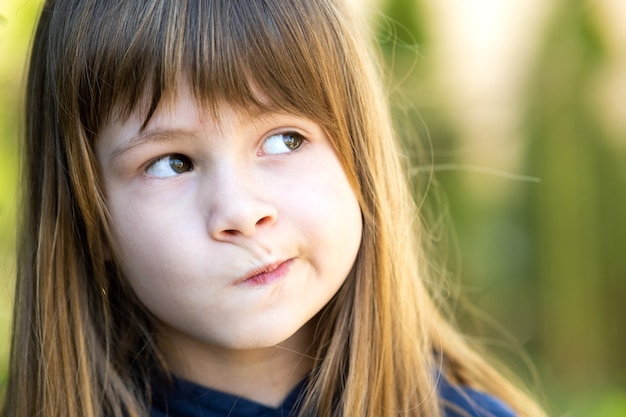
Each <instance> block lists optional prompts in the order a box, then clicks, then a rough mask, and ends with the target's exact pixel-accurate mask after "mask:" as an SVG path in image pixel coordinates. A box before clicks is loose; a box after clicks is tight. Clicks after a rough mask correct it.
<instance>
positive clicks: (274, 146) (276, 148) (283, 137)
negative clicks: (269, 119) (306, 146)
mask: <svg viewBox="0 0 626 417" xmlns="http://www.w3.org/2000/svg"><path fill="white" fill-rule="evenodd" d="M303 142H304V137H303V136H302V135H301V134H300V133H297V132H283V133H275V134H273V135H271V136H269V137H268V138H267V139H265V142H264V143H263V153H265V154H267V155H280V154H283V153H289V152H291V151H295V150H297V149H298V148H300V147H301V146H302V143H303Z"/></svg>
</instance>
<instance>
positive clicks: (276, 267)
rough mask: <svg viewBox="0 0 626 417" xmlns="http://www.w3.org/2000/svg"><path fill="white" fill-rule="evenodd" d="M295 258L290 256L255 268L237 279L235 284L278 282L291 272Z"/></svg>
mask: <svg viewBox="0 0 626 417" xmlns="http://www.w3.org/2000/svg"><path fill="white" fill-rule="evenodd" d="M293 260H294V259H293V258H290V259H287V260H284V261H278V262H273V263H269V264H266V265H263V266H261V267H259V268H254V269H252V270H251V271H250V272H248V273H247V274H245V275H244V276H243V278H240V279H238V280H237V281H235V283H234V285H242V284H243V285H265V284H271V283H273V282H276V281H278V280H280V279H282V278H284V277H285V276H286V275H287V274H288V273H289V267H290V266H291V264H292V263H293Z"/></svg>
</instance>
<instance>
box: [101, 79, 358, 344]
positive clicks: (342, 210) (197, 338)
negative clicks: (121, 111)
mask: <svg viewBox="0 0 626 417" xmlns="http://www.w3.org/2000/svg"><path fill="white" fill-rule="evenodd" d="M209 114H210V112H205V111H203V110H202V108H199V107H198V106H197V104H196V102H195V100H194V99H193V97H192V95H191V94H190V92H189V91H188V90H187V89H186V88H182V89H180V91H179V92H178V97H177V99H176V100H175V101H174V103H173V104H172V105H169V106H166V105H163V106H160V107H159V109H158V110H157V112H156V113H155V115H154V117H153V118H152V119H151V120H150V123H149V124H148V126H147V128H146V129H145V130H144V131H142V132H139V130H140V126H141V124H142V121H143V118H142V117H141V115H140V114H138V113H135V114H133V115H131V117H130V119H129V120H128V121H127V122H124V123H121V122H115V121H112V122H110V123H108V124H107V125H105V126H104V127H103V129H102V131H101V132H100V135H99V137H98V140H97V143H96V154H97V158H98V161H99V164H100V167H101V170H102V178H103V182H104V190H105V194H106V198H107V203H108V208H109V211H110V216H111V224H112V233H113V239H114V252H115V254H116V257H117V259H118V260H119V262H120V266H121V269H122V271H123V272H124V275H125V277H126V279H128V281H129V283H130V285H131V286H132V288H133V289H134V291H135V292H136V294H137V296H138V297H139V299H140V300H141V301H142V302H143V303H144V304H145V306H146V307H147V308H148V309H149V310H150V311H151V312H152V313H153V314H154V315H155V316H156V317H157V318H158V319H159V320H161V321H162V323H163V325H164V333H163V335H162V336H161V337H163V338H165V340H166V341H167V342H172V343H173V344H174V345H175V346H177V349H180V350H182V351H184V350H185V345H186V344H194V346H197V345H198V344H200V345H202V346H205V347H206V348H207V349H210V348H211V347H215V348H219V349H230V350H243V349H256V348H264V347H269V346H274V345H276V344H279V343H281V342H283V341H285V340H287V339H288V338H290V337H292V336H294V335H297V334H298V332H299V330H302V329H303V326H304V325H305V324H306V323H307V322H309V321H310V320H311V319H312V318H313V316H315V315H316V314H317V313H318V312H319V311H320V310H321V309H322V307H323V306H324V305H326V303H327V302H328V301H329V300H330V299H331V297H333V295H334V294H335V293H336V292H337V290H338V289H339V287H340V286H341V284H342V283H343V282H344V280H345V279H346V276H347V275H348V273H349V271H350V269H351V267H352V265H353V263H354V261H355V257H356V255H357V251H358V248H359V245H360V241H361V232H362V224H361V212H360V209H359V205H358V203H357V199H356V197H355V194H354V192H353V190H352V188H351V186H350V184H349V182H348V180H347V178H346V176H345V174H344V171H343V169H342V166H341V164H340V162H339V159H338V158H337V155H336V153H335V150H334V148H333V145H332V144H331V142H330V141H329V139H328V137H327V136H326V135H325V133H324V132H323V130H322V129H321V127H320V126H319V125H318V124H317V123H315V122H313V121H311V120H308V119H306V118H302V117H299V116H294V115H290V114H265V115H263V116H259V117H254V116H250V115H248V114H245V113H241V112H238V111H236V110H235V109H233V108H231V107H229V106H227V105H223V106H222V107H221V111H220V116H219V118H217V119H213V118H212V117H211V116H210V115H209ZM302 332H304V330H302ZM309 342H310V340H309Z"/></svg>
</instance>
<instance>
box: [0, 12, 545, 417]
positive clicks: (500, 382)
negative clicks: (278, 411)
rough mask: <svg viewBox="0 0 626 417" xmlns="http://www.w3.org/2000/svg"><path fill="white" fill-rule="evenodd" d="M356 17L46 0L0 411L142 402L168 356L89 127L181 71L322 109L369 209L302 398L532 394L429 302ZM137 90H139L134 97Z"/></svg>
mask: <svg viewBox="0 0 626 417" xmlns="http://www.w3.org/2000/svg"><path fill="white" fill-rule="evenodd" d="M359 27H360V26H358V25H355V24H354V22H352V21H351V19H349V13H348V12H347V11H346V10H344V8H343V7H342V5H341V4H338V2H336V1H332V0H314V1H311V0H293V1H282V0H276V1H270V0H265V1H243V0H211V1H209V0H204V1H202V0H179V1H171V2H170V1H158V0H146V1H129V0H97V1H96V0H92V1H85V0H56V1H55V0H50V1H47V2H46V4H45V6H44V9H43V12H42V14H41V18H40V21H39V24H38V27H37V32H36V34H35V39H34V44H33V51H32V57H31V63H30V72H29V76H28V88H27V109H26V114H27V120H26V141H25V144H24V161H25V172H24V178H23V187H24V190H25V191H24V197H23V205H24V209H25V211H24V213H25V214H24V219H23V224H22V232H21V245H20V248H19V271H18V283H17V292H16V301H15V306H16V307H15V318H14V328H13V331H14V338H13V344H12V356H11V369H10V376H9V384H8V388H7V396H6V401H5V405H4V413H3V416H6V417H8V416H9V415H11V416H24V417H26V416H34V415H40V414H41V415H59V416H60V415H63V416H70V417H78V416H86V417H95V416H104V415H106V416H122V415H131V416H138V415H144V414H145V413H146V412H147V409H146V405H147V401H148V400H147V399H148V398H149V396H150V378H151V377H153V376H154V375H155V373H158V372H159V370H163V369H165V368H166V364H165V363H164V361H163V360H162V358H161V355H160V354H159V348H158V346H157V345H156V344H155V343H153V341H152V333H153V331H154V328H155V325H156V324H155V322H154V320H153V318H152V317H151V315H150V314H149V313H148V312H146V310H145V309H144V308H143V307H142V306H141V304H140V303H139V302H138V301H137V299H136V298H135V296H134V294H133V293H132V291H131V290H130V289H129V287H128V286H127V285H126V284H125V281H124V278H123V276H122V275H121V273H120V272H119V270H118V269H117V268H116V265H115V260H114V259H113V255H112V253H111V252H112V251H111V250H110V236H109V230H108V223H107V222H108V220H107V210H106V201H105V198H104V196H103V194H102V190H101V186H100V180H99V173H98V166H97V163H96V159H95V157H94V151H93V147H94V141H96V140H97V135H98V132H99V128H100V126H101V125H102V123H103V122H106V121H107V120H108V118H111V117H119V118H122V119H124V118H126V117H128V116H129V115H130V113H131V112H132V111H133V110H134V109H136V108H137V107H138V106H141V109H142V110H143V111H144V112H145V115H146V123H147V121H148V120H149V119H150V117H151V115H152V114H153V113H154V111H155V110H156V108H157V106H159V105H160V104H161V103H162V102H164V101H167V100H170V99H172V98H173V97H174V96H175V94H176V86H177V83H179V82H181V81H183V82H188V83H189V84H190V86H191V88H192V91H193V93H194V95H195V97H196V98H197V99H198V101H199V102H200V103H202V104H203V105H204V106H206V108H207V109H208V110H213V111H215V110H216V109H217V106H218V105H219V103H221V102H224V101H226V102H228V103H231V104H233V105H235V106H237V107H239V108H243V109H260V110H280V111H286V112H292V113H296V114H299V115H302V116H305V117H308V118H310V119H312V120H314V121H316V122H318V123H319V124H320V125H321V126H322V127H323V128H324V130H325V132H326V133H327V134H328V136H329V137H330V138H331V140H332V141H333V144H334V146H335V147H336V149H337V152H338V154H339V157H340V159H341V162H342V164H343V166H344V170H345V172H346V175H347V176H348V179H349V180H350V181H351V183H352V185H353V187H354V190H355V192H356V194H357V197H358V199H359V202H360V205H361V210H362V212H363V223H364V228H363V239H362V243H361V249H360V252H359V255H358V257H357V261H356V263H355V266H354V268H353V271H352V273H351V274H350V276H349V277H348V279H347V280H346V282H345V284H344V286H343V287H342V288H341V290H340V291H339V293H338V294H336V296H335V297H334V298H333V300H332V301H331V302H330V303H329V305H327V306H326V307H325V309H324V310H323V311H322V312H321V313H320V319H319V322H320V323H322V325H320V326H319V328H318V331H317V334H316V346H317V352H316V358H317V362H316V364H315V367H314V369H313V371H312V373H311V377H310V381H309V385H308V388H307V394H306V398H305V399H304V407H303V410H304V411H303V414H305V415H311V416H313V415H315V416H328V417H330V416H331V415H332V416H343V415H345V416H364V417H374V416H376V417H379V416H392V415H394V416H395V415H397V414H403V415H406V416H428V417H438V416H441V415H442V407H443V406H444V405H443V404H441V401H440V400H439V398H438V395H437V389H436V379H437V378H440V377H443V376H445V377H447V378H449V379H451V380H453V381H456V382H458V383H463V384H466V385H468V386H472V387H475V388H478V389H482V390H485V391H487V392H490V393H492V394H494V395H496V396H498V397H500V398H502V399H503V400H504V401H506V402H507V403H509V404H510V405H511V406H512V407H514V408H515V409H516V410H517V411H518V412H519V413H520V415H521V416H541V415H543V414H542V412H541V411H540V409H539V408H538V407H537V406H536V405H535V404H534V403H533V402H532V401H531V400H529V399H527V397H526V396H525V395H524V394H523V393H522V392H521V391H519V390H518V389H516V388H514V387H513V386H512V385H511V384H510V383H508V382H507V381H506V379H505V378H503V377H502V376H500V374H499V373H498V372H497V371H496V370H495V369H494V368H493V367H492V366H490V365H489V364H487V362H486V361H485V360H483V359H482V357H481V356H480V355H479V354H477V353H475V351H474V350H472V349H471V348H469V346H468V344H467V343H466V342H465V340H464V338H463V337H462V336H461V335H460V333H458V332H457V331H455V330H454V329H453V328H452V326H451V325H449V324H448V321H447V320H446V319H444V317H443V315H442V314H441V313H440V309H439V305H435V302H434V301H433V300H434V298H435V295H434V294H433V292H432V289H429V288H428V287H427V283H428V281H429V279H428V277H427V276H426V275H425V272H424V271H425V270H426V268H424V267H422V265H421V262H423V254H422V253H421V249H420V242H419V239H420V236H421V230H420V223H419V213H417V210H416V207H415V204H414V203H413V200H412V198H411V194H410V192H409V188H408V186H407V184H408V180H407V177H406V174H405V172H406V169H405V167H403V166H402V164H401V158H400V150H399V148H398V147H397V144H396V141H395V139H394V133H393V131H392V129H391V122H390V118H389V114H388V111H387V108H386V105H385V103H386V101H387V100H386V97H385V95H384V93H383V91H382V89H381V82H380V77H379V74H378V70H377V67H376V66H375V64H374V62H375V61H374V60H373V59H372V56H371V53H370V49H369V47H368V46H367V44H366V42H364V36H363V34H361V33H359V30H358V28H359ZM146 96H147V99H146Z"/></svg>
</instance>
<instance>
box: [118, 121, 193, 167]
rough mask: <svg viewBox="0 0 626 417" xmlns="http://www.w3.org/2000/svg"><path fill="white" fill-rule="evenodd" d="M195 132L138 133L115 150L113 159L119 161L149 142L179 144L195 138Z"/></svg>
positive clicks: (160, 131)
mask: <svg viewBox="0 0 626 417" xmlns="http://www.w3.org/2000/svg"><path fill="white" fill-rule="evenodd" d="M195 136H196V131H195V130H187V129H160V128H157V129H148V130H145V131H141V132H138V133H137V134H135V135H133V136H131V137H130V139H128V140H127V141H124V142H123V143H121V144H119V145H118V146H116V147H115V148H114V149H113V152H111V159H112V160H114V159H117V158H119V157H120V156H121V155H123V154H124V153H126V152H128V151H130V150H131V149H133V148H136V147H138V146H141V145H144V144H146V143H149V142H165V141H173V142H179V141H182V140H184V139H189V138H190V137H195Z"/></svg>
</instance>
